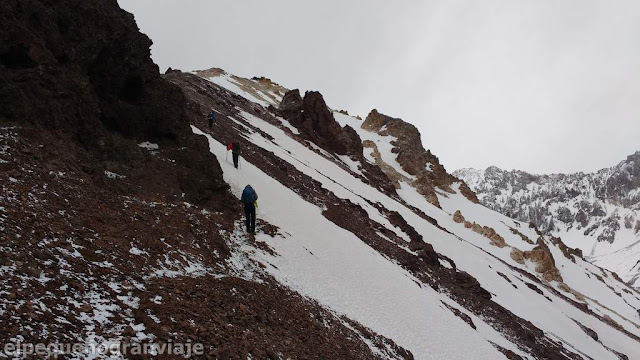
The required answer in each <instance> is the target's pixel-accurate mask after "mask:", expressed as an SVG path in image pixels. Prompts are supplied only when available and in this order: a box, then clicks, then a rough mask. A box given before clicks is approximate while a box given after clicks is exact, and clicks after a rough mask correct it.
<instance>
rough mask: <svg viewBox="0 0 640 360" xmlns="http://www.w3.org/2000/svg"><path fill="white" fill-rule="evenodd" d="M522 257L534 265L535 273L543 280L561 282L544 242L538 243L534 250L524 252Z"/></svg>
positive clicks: (553, 260) (558, 272)
mask: <svg viewBox="0 0 640 360" xmlns="http://www.w3.org/2000/svg"><path fill="white" fill-rule="evenodd" d="M523 257H524V258H525V259H527V260H529V261H532V262H533V263H535V264H536V269H535V271H536V272H537V273H539V274H541V275H542V278H543V279H544V280H546V281H549V282H550V281H558V282H563V280H562V276H561V275H560V271H559V270H558V268H557V267H556V261H555V259H554V258H553V255H551V251H550V250H549V247H548V246H547V244H545V243H544V241H538V245H537V246H536V247H535V248H533V249H532V250H529V251H524V252H523Z"/></svg>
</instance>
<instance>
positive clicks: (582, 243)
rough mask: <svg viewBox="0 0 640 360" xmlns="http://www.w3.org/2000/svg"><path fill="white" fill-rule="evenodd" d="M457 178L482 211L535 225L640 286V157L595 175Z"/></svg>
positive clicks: (498, 173) (495, 171) (489, 172)
mask: <svg viewBox="0 0 640 360" xmlns="http://www.w3.org/2000/svg"><path fill="white" fill-rule="evenodd" d="M453 175H455V176H457V177H458V178H460V179H462V180H464V181H465V182H466V183H467V184H468V185H469V187H470V188H471V189H472V190H474V191H475V192H476V194H477V196H478V199H479V201H480V202H481V203H482V204H483V205H485V206H487V207H489V208H491V209H493V210H495V211H498V212H500V213H502V214H505V215H507V216H509V217H512V218H514V219H517V220H520V221H525V222H531V223H533V224H535V225H536V226H537V227H538V228H539V229H540V230H542V231H544V232H548V233H550V234H552V235H554V236H557V237H560V238H561V239H562V241H563V242H564V243H565V244H567V245H568V246H570V247H576V248H579V249H581V250H582V251H583V253H584V255H585V257H586V258H588V259H589V260H591V261H592V262H593V263H595V264H597V265H599V266H602V267H604V268H607V269H610V270H612V271H615V272H617V273H618V274H619V275H620V276H621V277H622V278H623V280H625V281H627V282H629V284H631V285H632V286H635V287H638V286H640V151H638V152H636V153H635V154H632V155H629V156H628V157H627V158H626V159H625V160H624V161H621V162H620V163H619V164H618V165H616V166H613V167H609V168H605V169H602V170H599V171H597V172H593V173H582V172H579V173H574V174H552V175H534V174H530V173H527V172H524V171H520V170H512V171H506V170H502V169H500V168H497V167H495V166H491V167H488V168H487V169H485V170H479V169H471V168H467V169H460V170H456V171H454V172H453Z"/></svg>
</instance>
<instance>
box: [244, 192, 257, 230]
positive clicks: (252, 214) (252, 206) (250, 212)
mask: <svg viewBox="0 0 640 360" xmlns="http://www.w3.org/2000/svg"><path fill="white" fill-rule="evenodd" d="M257 200H258V194H257V193H256V191H255V190H253V188H252V187H251V185H247V186H245V188H244V190H243V191H242V197H241V198H240V201H242V203H243V204H244V216H245V224H246V226H247V232H248V233H250V234H253V233H255V232H256V205H257V203H256V201H257Z"/></svg>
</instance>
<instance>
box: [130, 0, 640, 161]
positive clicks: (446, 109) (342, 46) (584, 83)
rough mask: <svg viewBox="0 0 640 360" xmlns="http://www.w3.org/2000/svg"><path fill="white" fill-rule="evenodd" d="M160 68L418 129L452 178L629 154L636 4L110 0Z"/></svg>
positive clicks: (639, 107)
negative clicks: (216, 72) (264, 86)
mask: <svg viewBox="0 0 640 360" xmlns="http://www.w3.org/2000/svg"><path fill="white" fill-rule="evenodd" d="M118 2H119V3H120V5H121V6H122V7H123V8H124V9H125V10H128V11H129V12H132V13H133V14H134V15H135V17H136V20H137V22H138V26H139V27H140V28H141V30H142V31H143V32H144V33H146V34H147V35H148V36H149V37H150V38H151V39H152V40H153V42H154V45H153V47H152V56H153V59H154V60H155V61H156V63H157V64H158V65H159V66H160V69H161V71H164V70H165V69H166V68H167V67H169V66H170V67H173V68H179V69H181V70H196V69H205V68H209V67H214V66H215V67H220V68H223V69H225V70H227V71H228V72H231V73H233V74H236V75H239V76H245V77H250V76H256V75H262V76H266V77H269V78H271V79H272V80H274V81H276V82H278V83H280V84H282V85H283V86H285V87H288V88H300V89H301V90H318V91H320V92H321V93H322V94H323V95H324V97H325V100H326V101H327V103H328V104H329V106H331V107H332V108H336V109H346V110H348V111H349V112H350V113H351V114H360V115H362V116H363V117H364V116H366V115H367V113H368V112H369V111H370V110H371V109H373V108H377V109H378V110H379V111H381V112H383V113H385V114H388V115H390V116H394V117H400V118H402V119H404V120H406V121H408V122H411V123H413V124H414V125H416V126H417V127H418V129H419V130H420V132H421V134H422V141H423V143H424V145H425V147H426V148H429V149H431V151H432V152H433V153H434V154H435V155H437V156H438V157H439V158H440V161H441V162H442V163H443V164H444V166H445V167H446V168H447V169H448V170H450V171H452V170H455V169H458V168H461V167H476V168H484V167H487V166H489V165H497V166H499V167H502V168H505V169H512V168H516V169H522V170H526V171H530V172H536V173H549V172H574V171H593V170H597V169H600V168H603V167H607V166H612V165H615V164H617V163H618V162H619V161H621V160H623V159H624V158H625V157H626V155H629V154H631V153H633V152H635V151H636V150H640V20H639V19H640V2H639V1H617V0H603V1H589V0H572V1H567V0H564V1H563V0H529V1H515V0H483V1H471V0H469V1H457V0H442V1H370V0H357V1H356V0H351V1H334V0H330V1H314V2H311V1H300V0H278V1H264V0H242V1H211V0H189V1H177V0H173V1H170V0H153V1H152V0H118Z"/></svg>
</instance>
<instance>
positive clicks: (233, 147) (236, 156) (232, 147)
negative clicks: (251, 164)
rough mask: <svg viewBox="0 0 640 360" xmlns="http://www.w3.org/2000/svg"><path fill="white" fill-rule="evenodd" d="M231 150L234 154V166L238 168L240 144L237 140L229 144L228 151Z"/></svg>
mask: <svg viewBox="0 0 640 360" xmlns="http://www.w3.org/2000/svg"><path fill="white" fill-rule="evenodd" d="M229 150H231V155H232V156H233V166H235V167H236V169H237V168H238V160H239V158H240V144H238V143H237V142H236V141H234V142H232V143H230V144H229V146H227V151H229Z"/></svg>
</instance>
